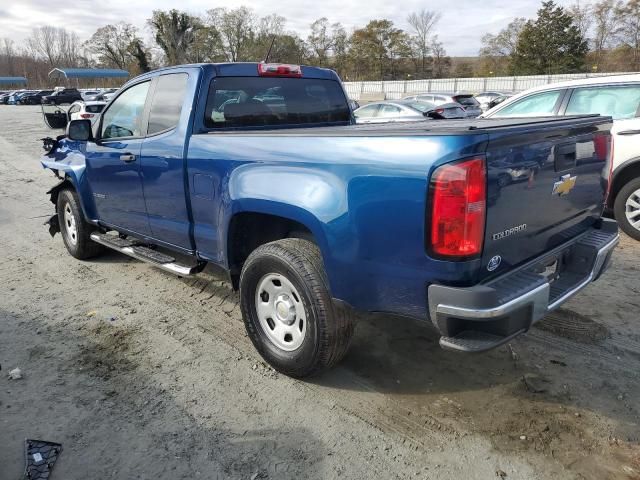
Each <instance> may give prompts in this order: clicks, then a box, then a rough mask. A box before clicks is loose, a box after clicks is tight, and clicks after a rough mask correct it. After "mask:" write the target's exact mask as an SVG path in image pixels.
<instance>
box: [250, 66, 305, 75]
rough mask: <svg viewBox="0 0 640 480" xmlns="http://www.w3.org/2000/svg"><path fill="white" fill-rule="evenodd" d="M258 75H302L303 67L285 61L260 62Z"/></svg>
mask: <svg viewBox="0 0 640 480" xmlns="http://www.w3.org/2000/svg"><path fill="white" fill-rule="evenodd" d="M258 75H260V76H261V77H301V76H302V67H301V66H300V65H288V64H284V63H259V64H258Z"/></svg>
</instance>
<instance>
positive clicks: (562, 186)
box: [551, 174, 578, 197]
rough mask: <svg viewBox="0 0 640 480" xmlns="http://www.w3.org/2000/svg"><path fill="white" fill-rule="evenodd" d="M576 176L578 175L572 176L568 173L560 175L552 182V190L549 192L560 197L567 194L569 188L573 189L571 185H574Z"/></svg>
mask: <svg viewBox="0 0 640 480" xmlns="http://www.w3.org/2000/svg"><path fill="white" fill-rule="evenodd" d="M577 178H578V177H572V176H571V175H569V174H567V175H563V176H561V177H560V180H559V181H557V182H556V183H554V184H553V191H552V192H551V194H552V195H555V194H556V193H557V194H558V195H559V196H561V197H562V196H564V195H567V194H568V193H569V192H570V191H571V190H573V187H575V186H576V179H577Z"/></svg>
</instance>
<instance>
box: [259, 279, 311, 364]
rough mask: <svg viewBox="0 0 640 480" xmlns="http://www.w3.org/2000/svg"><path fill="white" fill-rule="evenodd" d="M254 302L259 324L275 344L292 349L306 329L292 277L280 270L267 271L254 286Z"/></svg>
mask: <svg viewBox="0 0 640 480" xmlns="http://www.w3.org/2000/svg"><path fill="white" fill-rule="evenodd" d="M255 306H256V313H257V315H258V320H259V322H260V327H262V330H263V332H264V334H265V336H266V337H267V338H268V339H269V341H270V342H271V343H273V344H274V345H275V346H276V347H278V348H279V349H281V350H284V351H286V352H292V351H294V350H296V349H298V348H300V346H301V345H302V343H303V342H304V338H305V335H306V333H307V316H306V314H305V311H304V305H303V304H302V297H301V296H300V294H299V293H298V290H297V289H296V287H295V286H294V285H293V283H291V281H290V280H289V279H288V278H287V277H285V276H284V275H281V274H279V273H268V274H266V275H264V276H263V277H262V278H261V279H260V280H259V281H258V286H257V288H256V295H255Z"/></svg>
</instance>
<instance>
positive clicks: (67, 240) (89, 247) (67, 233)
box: [56, 190, 104, 260]
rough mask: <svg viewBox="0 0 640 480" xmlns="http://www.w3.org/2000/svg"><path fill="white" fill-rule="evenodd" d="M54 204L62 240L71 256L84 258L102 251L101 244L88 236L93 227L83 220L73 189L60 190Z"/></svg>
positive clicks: (79, 258) (76, 195)
mask: <svg viewBox="0 0 640 480" xmlns="http://www.w3.org/2000/svg"><path fill="white" fill-rule="evenodd" d="M56 206H57V209H58V224H59V225H60V233H61V234H62V240H63V241H64V245H65V247H67V251H68V252H69V253H70V254H71V255H72V256H73V257H75V258H77V259H78V260H86V259H88V258H91V257H95V256H97V255H99V254H100V253H102V252H103V251H104V247H102V245H100V244H98V243H96V242H94V241H93V240H91V238H89V237H90V236H91V233H92V232H93V230H94V228H93V226H92V225H91V224H90V223H88V222H86V221H85V219H84V216H83V215H82V211H81V210H80V201H79V199H78V194H77V193H76V191H75V190H62V191H61V192H60V193H59V194H58V202H57V204H56Z"/></svg>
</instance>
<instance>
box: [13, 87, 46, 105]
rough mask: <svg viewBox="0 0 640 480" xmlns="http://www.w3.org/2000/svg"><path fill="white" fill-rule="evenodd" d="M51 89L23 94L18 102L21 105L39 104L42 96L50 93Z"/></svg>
mask: <svg viewBox="0 0 640 480" xmlns="http://www.w3.org/2000/svg"><path fill="white" fill-rule="evenodd" d="M52 93H53V90H38V91H35V92H31V93H29V94H27V95H24V96H23V97H22V98H21V99H20V103H21V104H23V105H40V104H41V103H42V97H45V96H47V95H51V94H52Z"/></svg>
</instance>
